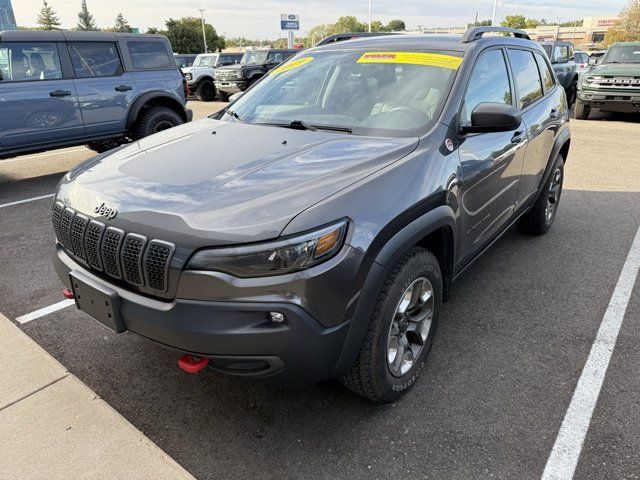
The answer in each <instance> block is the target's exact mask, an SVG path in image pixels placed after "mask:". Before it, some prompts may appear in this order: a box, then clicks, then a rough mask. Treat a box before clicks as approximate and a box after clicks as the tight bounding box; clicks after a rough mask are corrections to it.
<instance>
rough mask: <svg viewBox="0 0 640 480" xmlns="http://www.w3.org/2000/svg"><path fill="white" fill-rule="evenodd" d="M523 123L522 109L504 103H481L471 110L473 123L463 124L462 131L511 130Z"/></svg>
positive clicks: (487, 131)
mask: <svg viewBox="0 0 640 480" xmlns="http://www.w3.org/2000/svg"><path fill="white" fill-rule="evenodd" d="M521 123H522V117H521V116H520V110H518V109H517V108H516V107H514V106H513V105H506V104H504V103H481V104H479V105H478V106H477V107H476V108H474V109H473V112H471V125H462V126H461V127H460V131H461V133H489V132H510V131H512V130H515V129H517V128H518V127H519V126H520V124H521Z"/></svg>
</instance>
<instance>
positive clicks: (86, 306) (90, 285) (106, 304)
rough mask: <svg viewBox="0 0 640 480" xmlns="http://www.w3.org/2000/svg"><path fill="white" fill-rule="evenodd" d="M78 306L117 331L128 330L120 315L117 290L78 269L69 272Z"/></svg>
mask: <svg viewBox="0 0 640 480" xmlns="http://www.w3.org/2000/svg"><path fill="white" fill-rule="evenodd" d="M69 279H70V280H71V290H72V291H73V298H74V300H75V302H76V307H78V309H79V310H82V311H83V312H85V313H86V314H87V315H89V316H91V317H93V318H94V319H95V320H97V321H98V322H100V323H102V324H103V325H104V326H106V327H107V328H109V329H110V330H113V331H114V332H116V333H122V332H124V331H125V330H126V328H125V326H124V323H123V322H122V318H121V317H120V296H119V295H118V293H117V292H116V291H115V290H112V289H110V288H108V287H105V286H104V285H102V284H100V283H98V282H96V281H95V280H93V279H92V278H90V277H88V276H86V275H83V274H82V273H81V272H78V271H76V270H73V271H71V273H69Z"/></svg>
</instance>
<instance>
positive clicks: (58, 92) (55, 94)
mask: <svg viewBox="0 0 640 480" xmlns="http://www.w3.org/2000/svg"><path fill="white" fill-rule="evenodd" d="M70 95H71V92H70V91H68V90H54V91H53V92H49V96H51V97H68V96H70Z"/></svg>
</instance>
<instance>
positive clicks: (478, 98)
mask: <svg viewBox="0 0 640 480" xmlns="http://www.w3.org/2000/svg"><path fill="white" fill-rule="evenodd" d="M512 98H513V96H512V94H511V84H510V82H509V72H508V70H507V64H506V62H505V59H504V55H503V53H502V50H489V51H487V52H484V53H482V54H481V55H480V57H479V58H478V61H477V62H476V64H475V65H474V67H473V71H472V72H471V76H470V77H469V86H468V87H467V92H466V94H465V97H464V107H463V112H462V115H461V118H462V119H463V120H464V122H465V123H467V124H470V123H471V112H473V109H474V108H476V107H477V106H478V105H480V104H481V103H505V104H507V105H511V104H512Z"/></svg>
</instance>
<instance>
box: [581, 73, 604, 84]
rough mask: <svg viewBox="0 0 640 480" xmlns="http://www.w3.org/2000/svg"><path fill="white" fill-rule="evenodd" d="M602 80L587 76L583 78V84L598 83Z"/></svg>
mask: <svg viewBox="0 0 640 480" xmlns="http://www.w3.org/2000/svg"><path fill="white" fill-rule="evenodd" d="M601 79H602V77H598V76H594V75H589V76H587V77H585V79H584V83H589V84H591V83H593V82H599V81H600V80H601Z"/></svg>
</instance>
